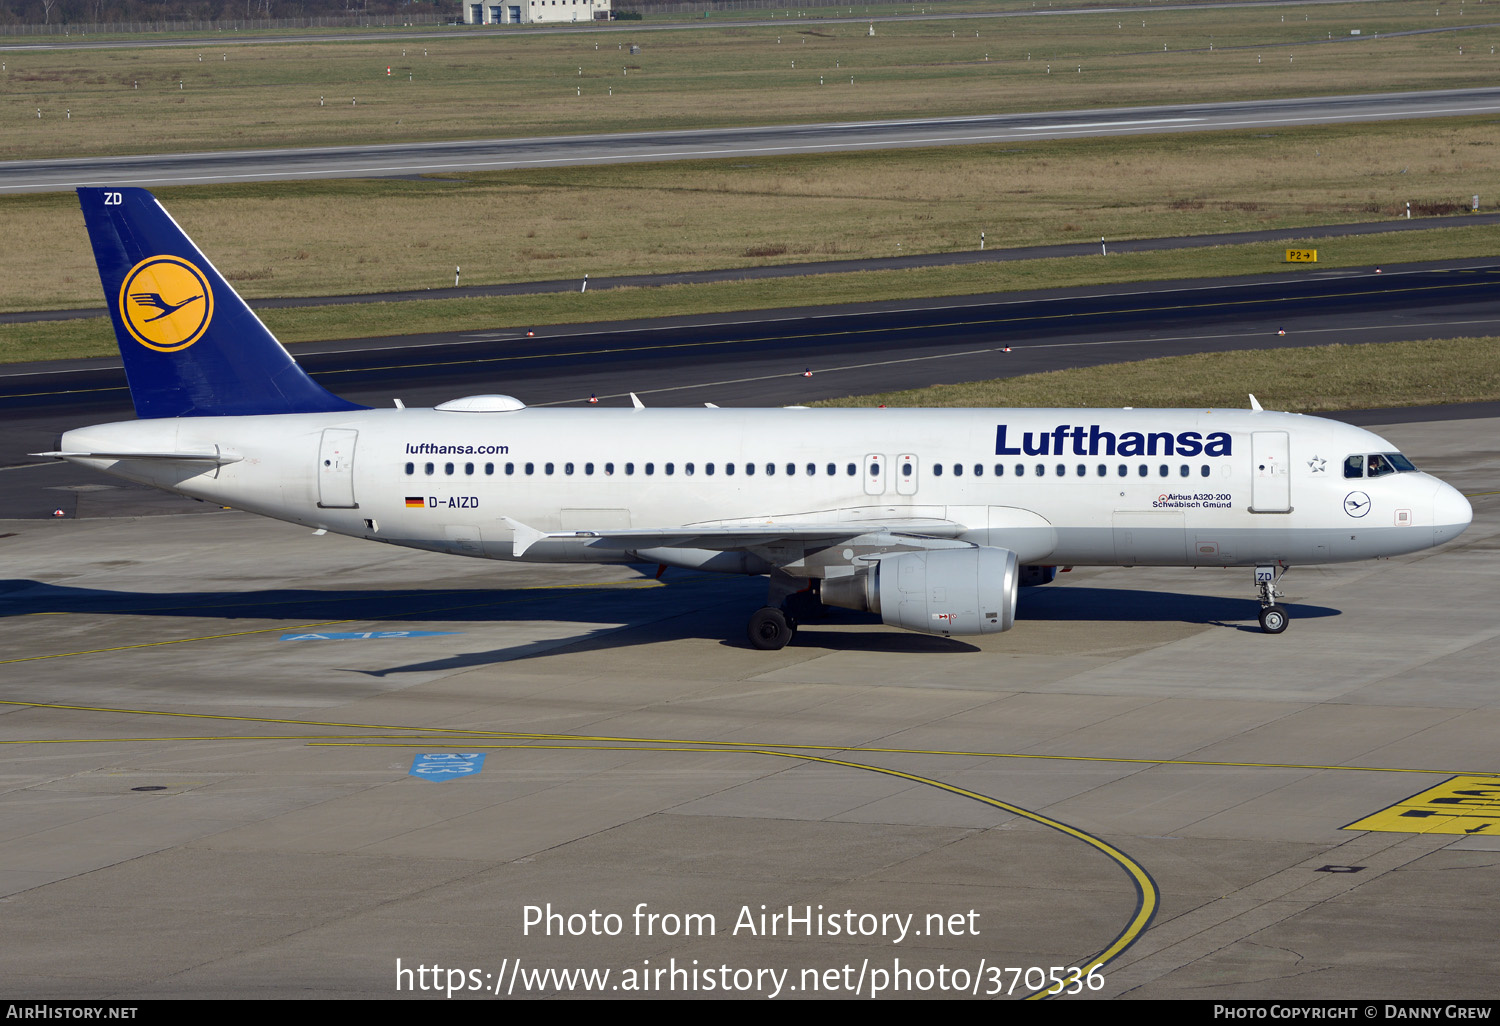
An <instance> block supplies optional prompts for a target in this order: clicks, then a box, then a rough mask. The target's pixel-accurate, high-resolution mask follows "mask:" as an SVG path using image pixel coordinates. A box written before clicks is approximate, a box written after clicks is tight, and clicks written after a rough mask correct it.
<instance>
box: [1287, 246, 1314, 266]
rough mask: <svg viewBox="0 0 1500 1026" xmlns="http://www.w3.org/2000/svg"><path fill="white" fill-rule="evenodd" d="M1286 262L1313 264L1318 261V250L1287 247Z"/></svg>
mask: <svg viewBox="0 0 1500 1026" xmlns="http://www.w3.org/2000/svg"><path fill="white" fill-rule="evenodd" d="M1286 262H1287V263H1289V264H1315V263H1317V262H1318V251H1317V250H1315V249H1289V250H1287V251H1286Z"/></svg>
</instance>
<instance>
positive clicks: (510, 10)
mask: <svg viewBox="0 0 1500 1026" xmlns="http://www.w3.org/2000/svg"><path fill="white" fill-rule="evenodd" d="M611 3H612V0H501V2H499V3H496V2H494V0H486V2H484V3H468V2H465V3H464V5H463V11H464V24H465V25H533V24H542V23H547V24H555V23H557V22H570V21H609V19H610V5H611Z"/></svg>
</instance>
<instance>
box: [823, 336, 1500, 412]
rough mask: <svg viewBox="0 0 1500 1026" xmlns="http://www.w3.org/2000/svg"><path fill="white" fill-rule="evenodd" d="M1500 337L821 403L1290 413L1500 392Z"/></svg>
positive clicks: (1259, 354) (1224, 357)
mask: <svg viewBox="0 0 1500 1026" xmlns="http://www.w3.org/2000/svg"><path fill="white" fill-rule="evenodd" d="M1497 347H1500V338H1455V339H1440V340H1439V339H1429V340H1427V341H1423V342H1382V343H1372V344H1369V345H1352V346H1350V345H1333V346H1317V347H1312V348H1307V349H1274V350H1241V351H1237V352H1227V353H1203V354H1198V355H1194V356H1172V357H1166V358H1163V359H1158V360H1140V361H1136V362H1133V363H1116V364H1110V365H1108V366H1105V367H1086V368H1081V369H1076V370H1064V371H1051V372H1049V373H1046V374H1027V375H1023V376H1021V377H1015V378H1004V379H1001V380H998V381H978V382H972V383H969V384H963V385H937V386H935V387H933V388H923V389H914V390H911V391H906V392H887V393H881V394H879V395H866V396H857V397H852V398H848V399H836V400H832V401H829V402H826V403H814V404H813V405H815V406H876V405H881V404H884V405H886V406H942V407H953V406H962V407H981V408H987V407H1006V406H1023V407H1024V406H1031V407H1052V406H1056V405H1057V397H1058V396H1060V395H1066V396H1067V397H1068V404H1069V405H1070V406H1078V407H1120V406H1138V407H1199V406H1201V407H1221V408H1230V409H1244V408H1245V407H1246V406H1248V404H1249V400H1248V398H1247V393H1252V392H1253V393H1254V394H1255V395H1256V397H1257V398H1259V399H1260V401H1261V403H1262V404H1264V406H1265V407H1266V409H1268V410H1271V409H1274V410H1286V411H1288V412H1292V413H1318V412H1328V411H1332V410H1358V409H1377V408H1384V407H1391V406H1429V405H1435V404H1438V403H1467V402H1484V401H1489V400H1493V399H1500V359H1497V358H1496V352H1497Z"/></svg>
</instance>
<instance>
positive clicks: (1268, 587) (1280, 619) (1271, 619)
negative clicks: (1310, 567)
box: [1255, 566, 1290, 634]
mask: <svg viewBox="0 0 1500 1026" xmlns="http://www.w3.org/2000/svg"><path fill="white" fill-rule="evenodd" d="M1288 569H1290V568H1289V567H1284V566H1258V567H1256V568H1255V583H1256V586H1257V587H1259V588H1260V629H1261V630H1262V631H1264V632H1265V633H1267V634H1280V633H1281V632H1282V631H1284V630H1286V625H1287V621H1288V620H1289V619H1290V617H1289V616H1288V615H1287V611H1286V608H1285V607H1284V606H1279V605H1277V604H1276V596H1277V594H1278V592H1277V590H1276V582H1277V581H1279V580H1281V575H1282V574H1284V573H1286V572H1287V570H1288Z"/></svg>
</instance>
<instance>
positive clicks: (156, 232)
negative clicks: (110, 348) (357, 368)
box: [78, 188, 365, 418]
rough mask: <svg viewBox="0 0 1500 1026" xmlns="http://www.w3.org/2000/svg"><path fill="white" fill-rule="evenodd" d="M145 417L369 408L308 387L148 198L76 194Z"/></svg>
mask: <svg viewBox="0 0 1500 1026" xmlns="http://www.w3.org/2000/svg"><path fill="white" fill-rule="evenodd" d="M78 201H79V203H80V204H82V206H83V219H84V222H85V223H86V224H87V225H88V229H89V241H90V242H91V243H93V246H94V259H95V261H97V263H98V265H99V279H100V281H101V282H102V283H103V285H104V299H105V302H106V304H107V305H108V306H109V316H110V318H111V319H112V320H113V321H114V326H115V338H116V340H117V341H118V342H119V345H120V356H121V358H122V359H123V360H124V361H125V375H126V377H127V378H128V379H129V381H130V397H131V399H132V400H134V402H135V412H136V415H137V416H139V417H143V418H146V417H215V416H242V415H251V414H262V413H327V412H336V411H339V410H361V409H365V407H363V406H359V405H357V404H355V403H351V402H348V401H346V400H343V399H340V398H339V397H338V396H336V395H334V394H333V393H331V392H329V391H328V390H327V389H325V388H323V386H321V385H319V384H317V383H316V382H314V381H313V380H312V378H309V377H308V376H307V374H306V372H304V371H303V370H302V368H301V367H299V366H297V361H295V360H293V359H292V358H291V356H290V355H289V354H288V353H287V351H286V350H285V349H283V348H282V346H281V343H280V342H278V341H276V336H274V335H272V334H271V332H270V331H268V330H267V329H266V326H265V325H264V324H262V323H261V322H260V318H259V317H256V316H255V313H254V312H253V311H252V310H251V309H250V307H249V306H247V305H246V304H245V301H244V300H243V299H241V298H240V297H239V295H238V294H237V293H236V292H235V291H234V289H232V288H230V287H229V283H228V282H226V281H225V280H224V278H223V276H222V275H220V274H219V272H218V271H217V270H216V269H215V268H214V265H213V264H211V263H209V262H208V259H207V258H206V257H204V255H203V254H202V253H200V252H199V251H198V247H197V246H195V245H193V241H192V240H191V239H189V238H188V237H187V234H186V233H185V232H183V230H182V229H181V228H179V227H178V226H177V222H176V221H174V220H172V216H171V215H170V214H168V213H167V212H166V210H165V209H164V208H163V207H162V205H161V204H160V203H159V202H157V199H156V197H155V196H153V195H151V194H150V193H149V192H147V191H146V190H145V189H125V188H118V189H79V190H78Z"/></svg>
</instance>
